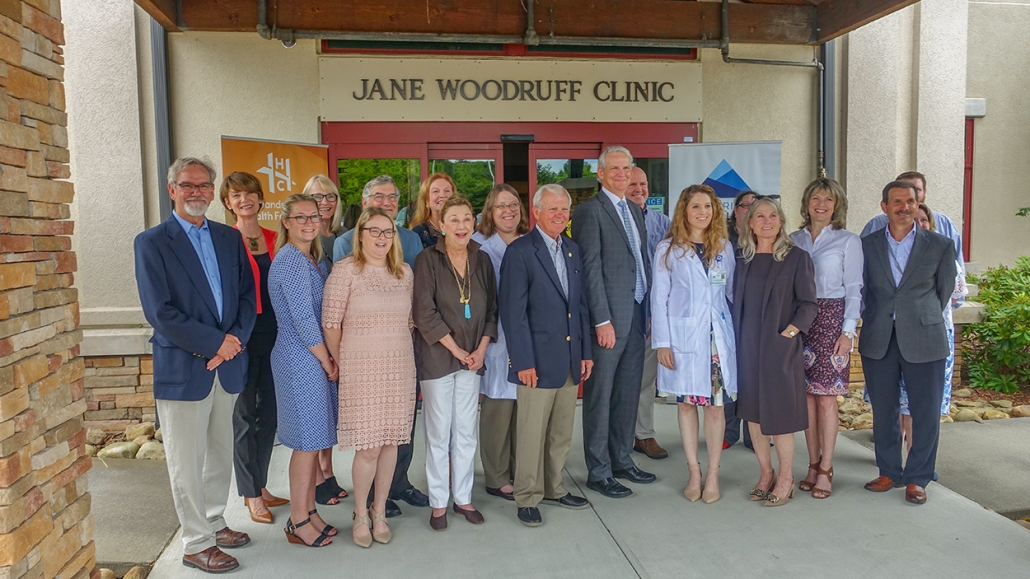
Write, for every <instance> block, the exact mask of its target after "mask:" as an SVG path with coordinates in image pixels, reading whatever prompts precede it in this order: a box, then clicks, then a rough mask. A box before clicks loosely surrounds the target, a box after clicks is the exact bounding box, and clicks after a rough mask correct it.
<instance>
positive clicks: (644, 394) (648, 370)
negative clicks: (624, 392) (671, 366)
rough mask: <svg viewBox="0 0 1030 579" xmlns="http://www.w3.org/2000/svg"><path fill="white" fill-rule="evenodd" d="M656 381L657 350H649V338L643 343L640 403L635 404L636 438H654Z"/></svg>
mask: <svg viewBox="0 0 1030 579" xmlns="http://www.w3.org/2000/svg"><path fill="white" fill-rule="evenodd" d="M657 379H658V350H652V349H651V338H647V339H646V341H645V342H644V378H643V380H641V382H640V402H639V403H638V404H637V429H636V437H637V439H639V440H645V439H648V438H654V437H655V434H654V395H655V380H657Z"/></svg>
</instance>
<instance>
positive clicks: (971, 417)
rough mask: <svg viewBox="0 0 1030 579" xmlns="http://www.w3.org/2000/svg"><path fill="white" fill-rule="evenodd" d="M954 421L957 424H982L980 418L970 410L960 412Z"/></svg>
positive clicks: (965, 409)
mask: <svg viewBox="0 0 1030 579" xmlns="http://www.w3.org/2000/svg"><path fill="white" fill-rule="evenodd" d="M953 419H954V420H955V422H980V417H979V416H978V415H977V414H976V412H973V411H972V410H970V409H969V408H963V409H961V410H959V411H958V414H956V415H955V416H954V417H953Z"/></svg>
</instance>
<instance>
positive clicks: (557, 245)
mask: <svg viewBox="0 0 1030 579" xmlns="http://www.w3.org/2000/svg"><path fill="white" fill-rule="evenodd" d="M536 230H537V232H539V233H540V237H543V238H544V243H545V244H547V253H549V254H550V255H551V261H552V262H553V263H554V270H555V271H556V272H558V281H560V282H561V289H562V292H563V293H564V294H565V297H566V298H568V297H569V272H568V269H567V268H566V267H565V256H564V255H562V254H561V236H558V239H552V238H551V236H550V235H547V234H546V233H544V230H543V229H540V226H539V225H537V226H536Z"/></svg>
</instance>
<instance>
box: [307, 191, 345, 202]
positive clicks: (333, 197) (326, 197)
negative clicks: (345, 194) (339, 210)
mask: <svg viewBox="0 0 1030 579" xmlns="http://www.w3.org/2000/svg"><path fill="white" fill-rule="evenodd" d="M311 198H312V199H314V200H315V203H321V202H323V201H329V202H331V203H336V201H337V200H338V199H339V198H340V197H339V195H337V194H336V193H324V194H323V193H312V194H311Z"/></svg>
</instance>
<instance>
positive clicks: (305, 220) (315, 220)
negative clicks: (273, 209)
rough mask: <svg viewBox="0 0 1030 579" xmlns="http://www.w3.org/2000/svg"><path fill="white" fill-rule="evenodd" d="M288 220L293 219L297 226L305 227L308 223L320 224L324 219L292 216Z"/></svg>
mask: <svg viewBox="0 0 1030 579" xmlns="http://www.w3.org/2000/svg"><path fill="white" fill-rule="evenodd" d="M287 219H293V220H295V221H296V222H297V225H304V224H307V223H319V222H320V221H322V217H321V216H319V215H291V216H289V217H287Z"/></svg>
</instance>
